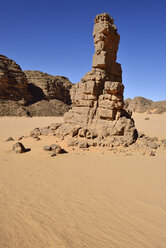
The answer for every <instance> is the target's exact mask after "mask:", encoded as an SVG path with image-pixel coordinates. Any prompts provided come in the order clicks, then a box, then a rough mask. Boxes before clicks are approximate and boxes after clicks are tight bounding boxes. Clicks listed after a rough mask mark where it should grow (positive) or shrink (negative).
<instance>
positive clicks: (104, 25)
mask: <svg viewBox="0 0 166 248" xmlns="http://www.w3.org/2000/svg"><path fill="white" fill-rule="evenodd" d="M93 37H94V45H95V54H94V56H93V64H92V70H91V71H90V72H88V73H87V74H85V76H84V77H83V78H82V79H81V81H80V82H79V83H78V84H76V85H74V86H73V87H72V89H71V92H70V93H71V100H72V103H73V107H72V109H71V110H70V111H69V112H67V113H66V114H65V115H64V124H62V125H60V126H59V127H58V128H57V130H56V131H55V132H54V135H57V136H60V137H63V138H64V137H65V136H66V137H67V136H68V137H69V136H72V137H73V140H74V142H75V145H76V144H78V142H77V141H78V139H81V140H82V141H83V140H84V141H85V140H87V141H88V140H90V139H93V140H96V141H97V143H96V142H94V143H95V144H99V145H100V144H102V145H113V144H114V145H115V143H117V144H124V145H129V144H132V143H133V142H134V141H135V140H136V138H137V131H136V129H135V126H134V121H133V119H132V118H131V116H130V115H129V114H128V113H127V112H126V111H125V110H124V109H123V105H124V102H123V90H124V86H123V84H122V70H121V65H120V64H119V63H117V62H116V57H117V51H118V45H119V40H120V35H119V34H118V32H117V28H116V26H115V24H114V21H113V19H112V18H111V17H110V16H109V15H108V14H106V13H103V14H100V15H97V16H96V18H95V25H94V30H93ZM70 143H71V139H70ZM73 144H74V143H73Z"/></svg>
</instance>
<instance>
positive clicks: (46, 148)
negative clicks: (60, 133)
mask: <svg viewBox="0 0 166 248" xmlns="http://www.w3.org/2000/svg"><path fill="white" fill-rule="evenodd" d="M43 149H44V150H45V151H51V146H43Z"/></svg>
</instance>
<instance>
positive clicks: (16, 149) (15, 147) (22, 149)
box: [13, 142, 26, 153]
mask: <svg viewBox="0 0 166 248" xmlns="http://www.w3.org/2000/svg"><path fill="white" fill-rule="evenodd" d="M13 151H14V152H15V153H24V152H26V149H25V147H24V145H23V144H22V143H21V142H17V143H15V144H14V145H13Z"/></svg>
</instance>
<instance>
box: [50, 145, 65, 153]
mask: <svg viewBox="0 0 166 248" xmlns="http://www.w3.org/2000/svg"><path fill="white" fill-rule="evenodd" d="M50 148H51V151H54V152H55V153H56V154H59V153H63V150H62V148H61V147H60V146H59V145H57V144H52V145H51V146H50Z"/></svg>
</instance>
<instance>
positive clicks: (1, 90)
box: [0, 55, 72, 116]
mask: <svg viewBox="0 0 166 248" xmlns="http://www.w3.org/2000/svg"><path fill="white" fill-rule="evenodd" d="M71 87H72V83H71V82H70V81H69V79H68V78H66V77H63V76H51V75H49V74H47V73H43V72H40V71H25V72H24V71H22V69H21V67H20V66H19V65H18V64H16V63H15V61H13V60H11V59H9V58H7V57H6V56H3V55H0V116H10V115H11V116H25V115H27V116H59V115H63V114H64V113H65V112H66V111H68V109H69V108H70V104H71V100H70V88H71Z"/></svg>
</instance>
